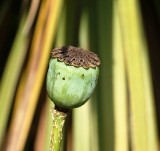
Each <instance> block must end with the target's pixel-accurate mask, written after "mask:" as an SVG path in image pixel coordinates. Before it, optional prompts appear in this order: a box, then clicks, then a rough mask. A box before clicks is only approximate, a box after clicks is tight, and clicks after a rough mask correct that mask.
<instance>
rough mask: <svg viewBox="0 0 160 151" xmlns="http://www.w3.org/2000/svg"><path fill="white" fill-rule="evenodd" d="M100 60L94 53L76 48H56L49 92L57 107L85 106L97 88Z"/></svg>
mask: <svg viewBox="0 0 160 151" xmlns="http://www.w3.org/2000/svg"><path fill="white" fill-rule="evenodd" d="M99 65H100V60H99V58H98V57H97V55H96V54H95V53H93V52H90V51H86V50H84V49H82V48H76V47H73V46H69V47H62V48H55V49H53V50H52V52H51V59H50V62H49V68H48V73H47V81H46V83H47V92H48V95H49V97H50V99H51V100H52V101H53V102H54V104H55V105H57V106H59V107H62V108H74V107H79V106H81V105H83V104H84V103H85V102H86V101H87V100H88V99H89V97H90V96H91V94H92V93H93V90H94V88H95V86H96V84H97V80H98V75H99V68H98V66H99Z"/></svg>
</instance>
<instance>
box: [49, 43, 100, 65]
mask: <svg viewBox="0 0 160 151" xmlns="http://www.w3.org/2000/svg"><path fill="white" fill-rule="evenodd" d="M51 57H52V58H57V59H58V60H59V61H63V62H64V63H65V64H68V65H72V66H75V67H83V68H94V67H97V66H99V65H100V60H99V58H98V56H97V55H96V54H95V53H93V52H91V51H87V50H84V49H83V48H78V47H73V46H68V47H65V46H63V47H61V48H55V49H53V50H52V52H51Z"/></svg>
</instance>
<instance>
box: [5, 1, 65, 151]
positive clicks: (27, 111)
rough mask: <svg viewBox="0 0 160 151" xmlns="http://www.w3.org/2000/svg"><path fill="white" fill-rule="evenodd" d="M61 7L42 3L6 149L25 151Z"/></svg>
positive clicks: (51, 3)
mask: <svg viewBox="0 0 160 151" xmlns="http://www.w3.org/2000/svg"><path fill="white" fill-rule="evenodd" d="M62 4H63V0H50V1H45V0H44V1H42V4H41V8H40V15H39V17H38V21H37V24H36V29H35V33H34V37H33V41H32V46H31V51H30V52H31V54H30V57H29V61H28V62H29V63H28V65H27V69H26V71H25V72H24V75H23V77H22V80H21V81H20V84H21V83H23V82H24V81H23V80H25V82H24V83H25V85H24V88H22V89H23V92H22V94H21V95H19V96H18V97H16V101H18V102H19V100H21V103H18V107H16V110H15V109H14V111H13V120H12V122H11V125H10V130H9V134H10V135H9V137H8V143H7V149H6V150H23V148H24V144H25V141H26V138H27V134H28V131H29V128H30V125H31V121H32V118H33V114H34V110H35V107H36V104H37V100H38V96H39V93H40V90H41V87H42V83H43V80H44V76H45V71H46V68H47V64H48V58H49V56H50V55H49V53H50V50H51V46H52V43H53V40H54V37H55V32H56V27H57V21H58V16H59V13H60V10H61V7H62ZM25 74H26V75H25ZM25 77H26V79H25Z"/></svg>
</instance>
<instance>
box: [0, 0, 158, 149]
mask: <svg viewBox="0 0 160 151" xmlns="http://www.w3.org/2000/svg"><path fill="white" fill-rule="evenodd" d="M159 27H160V2H159V0H154V1H151V0H140V1H138V0H92V1H91V0H81V1H74V0H66V1H64V0H2V1H1V2H0V33H1V34H0V150H2V151H11V150H12V151H21V150H36V151H46V150H49V141H50V132H51V126H52V119H51V113H50V109H51V108H52V107H53V106H54V105H53V103H52V102H51V101H50V100H49V99H48V97H47V94H46V89H45V75H46V71H47V68H48V61H49V58H50V52H51V50H52V49H53V48H55V47H61V46H63V45H66V46H68V45H73V46H79V47H83V48H84V49H88V50H92V51H94V52H96V53H97V54H98V56H99V57H100V59H101V66H100V78H99V81H98V85H97V88H96V90H95V93H94V94H93V96H92V98H91V99H90V100H89V101H88V102H87V103H86V104H85V105H84V106H82V107H80V108H77V109H74V110H73V111H72V113H70V114H69V117H68V119H67V122H66V126H65V131H64V135H65V137H64V141H63V146H62V150H64V151H158V150H159V149H160V148H159V147H160V139H159V138H160V134H159V127H160V123H159V121H160V103H159V100H160V91H159V90H160V68H159V67H160V62H159V57H160V55H159V54H160V53H159V50H160V42H159V39H160V28H159Z"/></svg>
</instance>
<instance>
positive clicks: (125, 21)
mask: <svg viewBox="0 0 160 151" xmlns="http://www.w3.org/2000/svg"><path fill="white" fill-rule="evenodd" d="M117 2H118V3H117V9H118V11H119V22H120V26H121V33H122V39H123V45H124V48H123V49H124V53H125V59H126V69H127V76H128V82H129V93H130V105H131V106H130V108H131V111H130V114H131V147H132V149H133V150H136V151H150V150H152V151H157V147H156V146H157V144H156V136H155V134H156V129H155V120H154V121H153V119H152V118H154V117H153V116H152V112H149V110H150V111H153V110H154V107H153V105H151V104H152V103H151V102H153V100H152V92H151V91H150V90H149V89H148V90H149V91H150V92H149V91H148V92H149V94H146V92H147V91H146V88H145V87H144V86H145V84H147V83H148V82H149V81H148V80H149V79H147V78H144V77H145V76H148V77H149V75H146V72H144V70H145V71H147V69H144V65H143V63H144V64H147V62H143V61H144V60H143V57H144V54H143V55H142V52H145V53H147V50H146V46H145V43H144V41H145V39H144V37H143V36H142V33H143V32H142V31H143V30H142V27H141V18H140V16H141V14H140V12H139V7H138V2H137V1H135V0H127V1H124V0H118V1H117ZM146 61H147V60H146ZM147 68H148V67H147ZM144 80H146V81H144ZM148 95H150V97H149V96H148ZM146 96H148V97H147V99H146ZM149 102H150V103H149ZM148 104H150V105H151V106H148ZM148 121H150V122H152V124H148ZM151 125H152V126H151ZM153 131H154V133H153ZM150 138H152V142H150Z"/></svg>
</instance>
